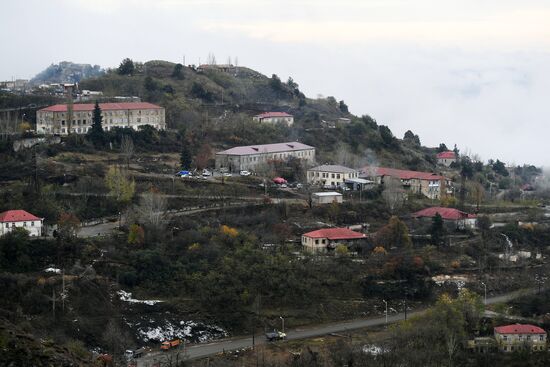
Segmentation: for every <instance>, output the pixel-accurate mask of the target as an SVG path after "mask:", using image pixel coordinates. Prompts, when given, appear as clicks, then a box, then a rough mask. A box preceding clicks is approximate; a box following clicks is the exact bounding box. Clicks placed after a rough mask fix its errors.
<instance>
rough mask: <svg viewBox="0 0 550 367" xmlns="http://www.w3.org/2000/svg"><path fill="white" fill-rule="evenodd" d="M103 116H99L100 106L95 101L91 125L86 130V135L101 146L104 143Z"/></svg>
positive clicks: (96, 144)
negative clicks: (88, 129)
mask: <svg viewBox="0 0 550 367" xmlns="http://www.w3.org/2000/svg"><path fill="white" fill-rule="evenodd" d="M102 121H103V116H101V108H100V107H99V103H98V102H97V101H96V102H95V107H94V112H93V114H92V127H91V128H90V131H88V137H89V138H90V140H91V141H92V143H94V145H95V146H101V145H103V143H104V138H105V133H104V131H103V126H102V124H101V123H102Z"/></svg>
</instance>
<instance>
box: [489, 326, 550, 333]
mask: <svg viewBox="0 0 550 367" xmlns="http://www.w3.org/2000/svg"><path fill="white" fill-rule="evenodd" d="M495 332H496V333H499V334H546V331H544V329H542V328H540V327H538V326H535V325H529V324H514V325H504V326H497V327H495Z"/></svg>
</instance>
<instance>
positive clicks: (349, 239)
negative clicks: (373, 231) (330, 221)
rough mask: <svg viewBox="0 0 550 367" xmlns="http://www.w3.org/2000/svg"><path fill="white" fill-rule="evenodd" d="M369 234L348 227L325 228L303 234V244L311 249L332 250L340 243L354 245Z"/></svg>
mask: <svg viewBox="0 0 550 367" xmlns="http://www.w3.org/2000/svg"><path fill="white" fill-rule="evenodd" d="M366 238H367V235H366V234H364V233H360V232H355V231H352V230H351V229H348V228H323V229H318V230H316V231H311V232H307V233H304V234H303V235H302V245H303V246H304V247H306V248H307V249H309V250H314V251H330V250H334V249H335V248H336V246H338V245H346V246H349V245H352V244H356V243H358V242H361V241H365V240H366Z"/></svg>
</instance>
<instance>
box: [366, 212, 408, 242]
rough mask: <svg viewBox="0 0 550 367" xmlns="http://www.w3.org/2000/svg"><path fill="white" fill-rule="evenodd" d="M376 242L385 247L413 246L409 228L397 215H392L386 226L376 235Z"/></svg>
mask: <svg viewBox="0 0 550 367" xmlns="http://www.w3.org/2000/svg"><path fill="white" fill-rule="evenodd" d="M375 243H376V244H377V245H378V246H382V247H384V248H387V249H389V248H391V247H394V246H395V247H398V248H409V247H411V246H412V242H411V238H410V237H409V228H407V225H406V224H405V223H403V222H402V221H401V220H400V219H399V218H398V217H396V216H395V215H394V216H392V217H391V218H390V220H389V222H388V224H386V225H385V226H384V227H382V228H381V229H380V230H379V231H378V233H376V236H375Z"/></svg>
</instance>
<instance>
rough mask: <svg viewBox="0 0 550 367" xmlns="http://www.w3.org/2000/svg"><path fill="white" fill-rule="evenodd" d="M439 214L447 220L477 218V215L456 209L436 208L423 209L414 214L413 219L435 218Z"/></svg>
mask: <svg viewBox="0 0 550 367" xmlns="http://www.w3.org/2000/svg"><path fill="white" fill-rule="evenodd" d="M437 213H439V215H441V218H443V219H446V220H459V219H466V218H476V215H475V214H468V213H466V212H463V211H460V210H458V209H455V208H443V207H439V206H434V207H431V208H426V209H422V210H420V211H418V212H416V213H413V215H412V216H413V217H416V218H421V217H428V218H433V217H435V215H436V214H437Z"/></svg>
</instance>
